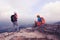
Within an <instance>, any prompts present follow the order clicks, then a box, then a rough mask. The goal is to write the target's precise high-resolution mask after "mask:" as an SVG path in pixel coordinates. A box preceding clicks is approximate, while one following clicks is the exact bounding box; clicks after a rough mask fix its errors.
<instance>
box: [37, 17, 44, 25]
mask: <svg viewBox="0 0 60 40" xmlns="http://www.w3.org/2000/svg"><path fill="white" fill-rule="evenodd" d="M42 24H45V20H44V18H43V17H41V22H39V21H38V22H37V26H41V25H42Z"/></svg>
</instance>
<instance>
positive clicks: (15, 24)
mask: <svg viewBox="0 0 60 40" xmlns="http://www.w3.org/2000/svg"><path fill="white" fill-rule="evenodd" d="M15 29H16V30H17V31H19V26H18V23H17V21H15V22H13V30H15Z"/></svg>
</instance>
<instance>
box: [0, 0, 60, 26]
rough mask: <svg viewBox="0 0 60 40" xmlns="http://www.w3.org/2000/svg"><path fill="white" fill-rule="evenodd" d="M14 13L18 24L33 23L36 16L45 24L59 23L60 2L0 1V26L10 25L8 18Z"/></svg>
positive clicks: (39, 0)
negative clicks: (42, 18) (44, 21)
mask: <svg viewBox="0 0 60 40" xmlns="http://www.w3.org/2000/svg"><path fill="white" fill-rule="evenodd" d="M14 12H16V13H17V14H18V22H19V23H21V24H22V23H31V22H34V20H35V18H36V15H37V14H39V15H40V16H41V17H44V18H45V20H46V23H48V22H57V21H60V0H0V25H1V24H5V23H6V22H7V23H11V21H10V16H11V15H12V14H14Z"/></svg>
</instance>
